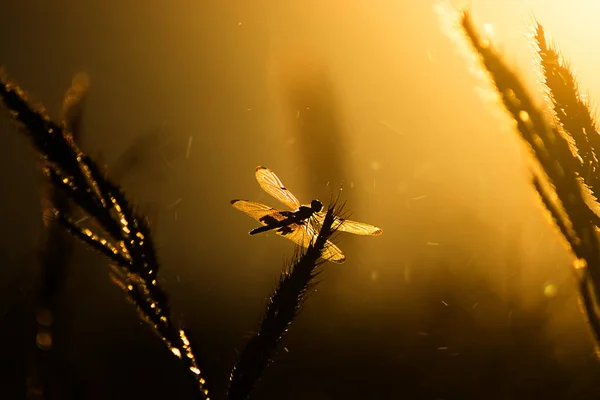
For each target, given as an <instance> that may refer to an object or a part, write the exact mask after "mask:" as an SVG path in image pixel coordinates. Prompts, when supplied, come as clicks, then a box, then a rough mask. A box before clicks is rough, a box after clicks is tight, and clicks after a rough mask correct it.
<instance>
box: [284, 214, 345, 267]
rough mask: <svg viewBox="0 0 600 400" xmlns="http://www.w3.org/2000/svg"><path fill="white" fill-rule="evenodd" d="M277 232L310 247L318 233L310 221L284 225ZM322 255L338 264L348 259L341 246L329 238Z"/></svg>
mask: <svg viewBox="0 0 600 400" xmlns="http://www.w3.org/2000/svg"><path fill="white" fill-rule="evenodd" d="M275 233H277V234H278V235H280V236H283V237H285V238H287V239H290V240H291V241H292V242H294V243H296V244H298V245H300V246H302V247H308V246H309V245H310V244H311V243H312V241H313V240H314V238H316V237H317V235H318V233H317V231H316V230H315V228H314V227H313V226H312V225H311V224H310V223H308V221H306V222H304V223H302V224H291V225H288V226H284V227H282V228H279V229H277V230H276V231H275ZM321 257H323V258H324V259H325V260H329V261H331V262H334V263H337V264H341V263H343V262H344V261H346V256H345V255H344V253H342V250H340V248H339V247H337V246H336V245H335V244H333V243H331V242H330V241H329V240H328V241H327V242H326V243H325V247H324V248H323V252H322V253H321Z"/></svg>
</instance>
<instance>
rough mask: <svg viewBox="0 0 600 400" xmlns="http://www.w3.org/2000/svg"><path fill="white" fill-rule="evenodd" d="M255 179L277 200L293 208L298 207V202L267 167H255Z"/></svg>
mask: <svg viewBox="0 0 600 400" xmlns="http://www.w3.org/2000/svg"><path fill="white" fill-rule="evenodd" d="M256 180H257V181H258V184H259V185H260V187H261V188H262V189H263V190H264V191H265V192H267V193H269V194H270V195H271V196H273V197H275V198H276V199H277V200H279V201H280V202H282V203H283V204H285V205H286V206H288V207H290V208H291V209H293V210H295V209H297V208H299V207H300V202H299V201H298V199H297V198H296V196H294V195H293V194H292V192H290V191H289V190H288V189H287V188H286V187H285V186H284V185H283V183H282V182H281V180H280V179H279V178H278V177H277V175H275V172H273V171H271V170H270V169H269V168H266V167H261V166H258V167H256Z"/></svg>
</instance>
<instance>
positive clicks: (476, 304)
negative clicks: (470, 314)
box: [471, 303, 479, 309]
mask: <svg viewBox="0 0 600 400" xmlns="http://www.w3.org/2000/svg"><path fill="white" fill-rule="evenodd" d="M478 305H479V303H475V304H473V307H471V308H472V309H475V308H476V307H477V306H478Z"/></svg>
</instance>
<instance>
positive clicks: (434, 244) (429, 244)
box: [426, 242, 440, 246]
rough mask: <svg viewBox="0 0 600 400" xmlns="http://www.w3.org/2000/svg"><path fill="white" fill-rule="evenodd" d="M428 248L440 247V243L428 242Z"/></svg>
mask: <svg viewBox="0 0 600 400" xmlns="http://www.w3.org/2000/svg"><path fill="white" fill-rule="evenodd" d="M426 244H427V246H439V245H440V244H439V243H438V242H426Z"/></svg>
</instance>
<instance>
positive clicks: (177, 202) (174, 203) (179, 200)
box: [167, 197, 183, 209]
mask: <svg viewBox="0 0 600 400" xmlns="http://www.w3.org/2000/svg"><path fill="white" fill-rule="evenodd" d="M181 200H183V199H182V198H181V197H180V198H178V199H177V200H175V201H174V202H173V203H171V205H170V206H168V207H167V209H171V208H173V207H175V206H176V205H177V204H179V203H181Z"/></svg>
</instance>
